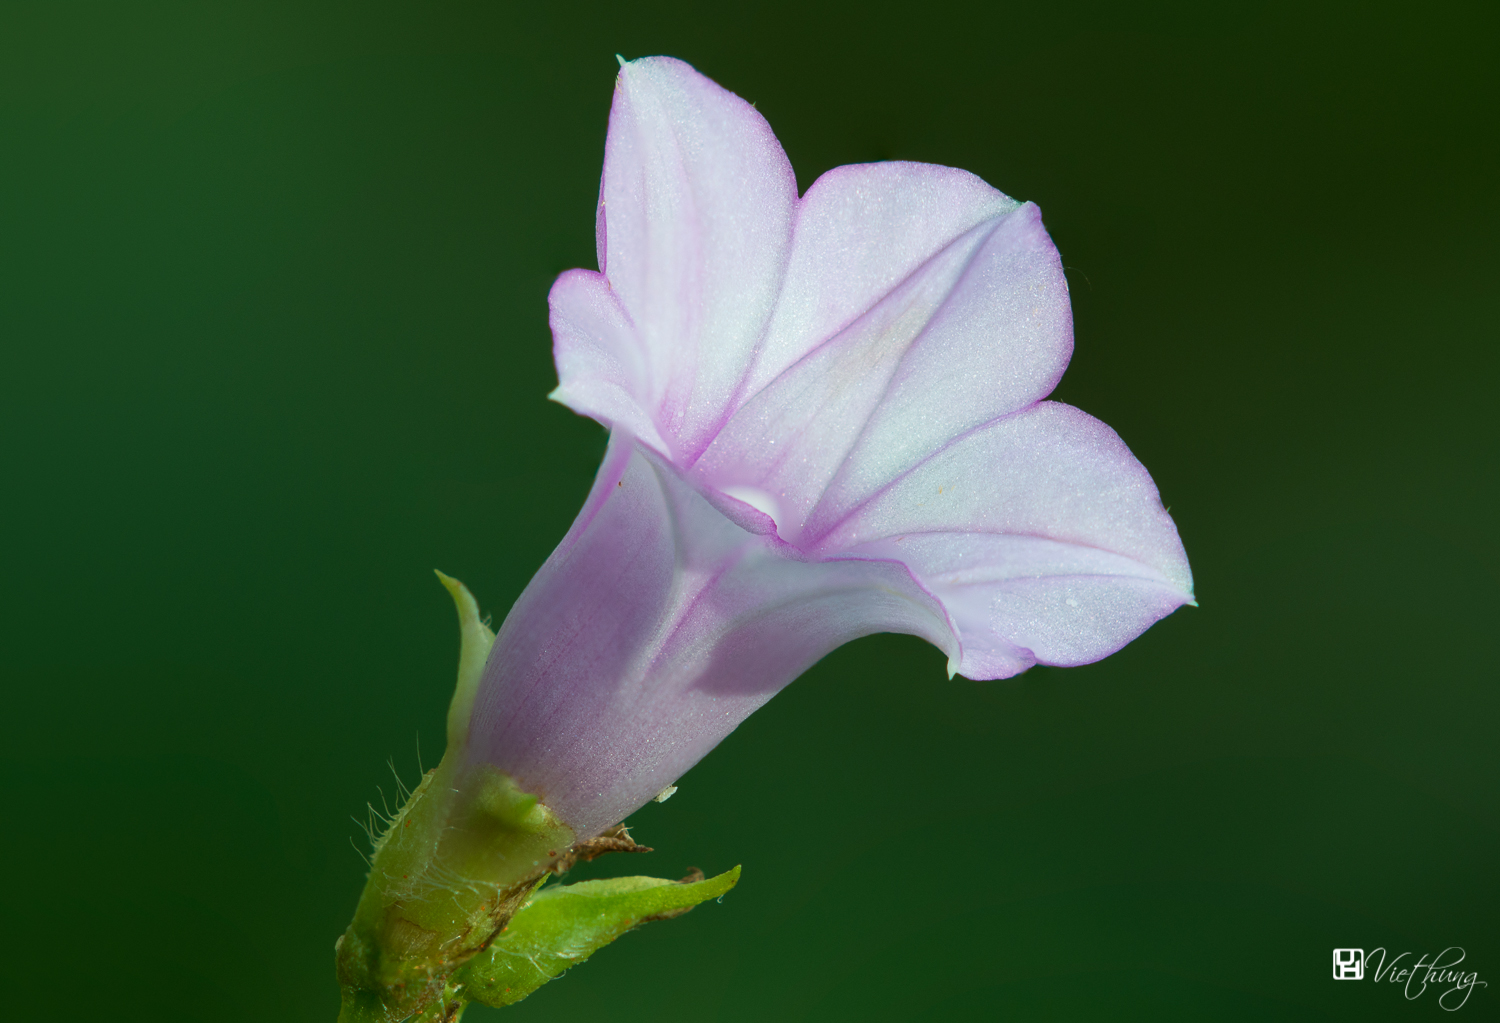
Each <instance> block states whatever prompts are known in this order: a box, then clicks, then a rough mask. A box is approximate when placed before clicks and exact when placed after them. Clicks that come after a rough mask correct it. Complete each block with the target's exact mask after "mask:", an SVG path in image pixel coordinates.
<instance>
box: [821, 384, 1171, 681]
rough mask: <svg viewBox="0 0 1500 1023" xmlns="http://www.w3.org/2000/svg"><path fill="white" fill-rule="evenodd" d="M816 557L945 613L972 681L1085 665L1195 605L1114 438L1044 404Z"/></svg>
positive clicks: (916, 473)
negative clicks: (909, 589)
mask: <svg viewBox="0 0 1500 1023" xmlns="http://www.w3.org/2000/svg"><path fill="white" fill-rule="evenodd" d="M820 550H822V551H824V552H825V553H832V552H835V551H837V552H840V553H842V554H844V555H846V556H848V555H868V556H871V557H880V558H891V559H897V560H900V561H901V562H902V563H904V564H905V565H907V566H908V567H909V568H910V569H911V570H912V573H913V574H914V575H915V576H916V577H917V578H918V579H919V580H920V581H921V582H922V584H923V585H924V586H925V587H926V588H927V589H928V590H929V591H931V592H932V593H933V594H934V595H935V596H937V597H938V599H940V600H941V601H942V602H943V604H944V606H945V607H946V608H947V609H948V612H949V614H950V616H951V617H952V619H953V621H954V624H955V626H956V627H957V628H958V630H959V639H960V642H961V643H962V645H963V650H964V653H963V658H962V661H961V665H960V669H959V670H961V671H963V672H964V674H965V675H969V676H970V677H977V678H996V677H1005V676H1007V675H1013V674H1015V673H1016V672H1017V671H1023V670H1025V668H1027V667H1029V666H1030V665H1032V664H1035V663H1038V662H1040V663H1043V664H1059V665H1066V664H1082V663H1086V662H1088V661H1093V660H1098V659H1099V658H1100V657H1103V656H1105V655H1107V654H1109V653H1111V652H1113V651H1114V650H1117V649H1119V648H1120V647H1121V646H1124V645H1125V644H1126V643H1127V642H1129V641H1130V640H1132V639H1134V638H1135V637H1136V636H1138V635H1139V634H1140V633H1141V632H1143V631H1144V630H1145V629H1146V628H1147V627H1148V626H1149V625H1151V623H1152V622H1155V621H1156V620H1158V619H1159V618H1161V617H1163V616H1164V615H1166V614H1168V613H1169V612H1171V611H1172V610H1173V609H1175V608H1177V607H1180V606H1181V605H1183V604H1186V603H1190V602H1191V601H1192V591H1193V579H1192V573H1191V571H1190V570H1189V568H1188V562H1187V554H1186V552H1185V551H1184V550H1183V548H1182V541H1181V540H1180V539H1179V537H1178V535H1177V527H1176V526H1175V525H1174V524H1173V522H1172V519H1171V517H1170V516H1169V515H1168V514H1167V512H1166V509H1164V508H1163V507H1162V505H1161V499H1160V497H1159V496H1158V495H1157V491H1156V486H1155V485H1154V484H1153V483H1152V482H1151V477H1150V475H1149V474H1148V473H1147V472H1146V469H1145V467H1144V466H1142V465H1141V464H1140V462H1138V461H1136V459H1135V457H1134V456H1133V455H1131V453H1130V451H1129V449H1128V448H1126V446H1125V444H1124V442H1123V441H1121V440H1120V438H1119V437H1118V436H1117V435H1116V434H1115V432H1114V431H1113V430H1111V429H1110V428H1109V427H1108V426H1106V425H1104V424H1103V423H1101V422H1100V421H1099V420H1097V419H1094V418H1093V417H1092V416H1089V415H1087V414H1086V413H1083V412H1080V411H1079V410H1077V409H1075V408H1072V407H1070V406H1068V405H1063V404H1060V403H1057V402H1043V403H1041V404H1039V405H1036V406H1034V407H1032V408H1029V409H1026V410H1024V411H1022V412H1019V413H1016V414H1014V415H1011V416H1007V417H1005V418H1003V419H999V420H996V421H995V422H993V423H989V424H987V425H985V426H983V427H981V428H980V429H977V430H974V431H972V432H971V433H969V434H967V435H965V436H964V437H962V438H960V439H958V440H957V441H955V442H954V443H952V444H950V445H948V446H947V447H946V448H944V449H943V450H941V451H939V452H938V453H936V454H934V455H933V456H931V457H930V458H928V459H926V460H924V461H923V462H922V463H921V464H920V465H918V466H916V467H915V468H913V469H912V470H911V471H909V472H907V473H905V474H903V475H902V476H900V477H899V478H897V479H896V480H894V481H893V482H891V483H890V484H888V485H887V486H886V487H884V488H882V489H881V490H880V491H879V492H878V493H876V494H875V495H873V496H872V497H871V498H870V499H869V500H868V501H866V502H865V503H864V504H863V505H861V506H859V507H857V508H855V509H853V510H851V512H850V513H849V514H848V515H847V516H846V517H845V518H844V519H843V520H842V521H840V522H838V523H837V524H836V525H835V527H834V528H833V529H832V530H831V531H830V532H829V533H828V534H827V535H826V536H825V537H823V539H822V541H821V544H820Z"/></svg>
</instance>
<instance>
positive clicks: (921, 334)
mask: <svg viewBox="0 0 1500 1023" xmlns="http://www.w3.org/2000/svg"><path fill="white" fill-rule="evenodd" d="M996 194H998V193H996ZM1006 210H1007V211H1006V212H1004V213H1001V214H1000V215H998V216H995V217H992V218H990V219H989V220H985V221H981V222H980V223H979V224H978V225H976V226H975V227H972V228H970V229H969V230H968V231H966V232H965V233H964V234H962V235H960V236H959V237H958V238H956V239H954V240H952V241H951V242H949V243H948V244H947V245H946V246H945V247H943V248H942V249H941V250H939V251H938V252H936V253H935V254H933V255H932V256H931V257H929V258H928V259H927V260H926V261H924V262H923V263H921V264H920V265H919V266H917V267H916V269H915V270H914V271H913V272H912V273H911V274H910V275H909V276H908V277H907V278H906V279H905V280H904V281H902V282H901V283H900V284H899V285H897V287H896V288H895V289H893V290H892V291H891V292H890V293H888V294H887V295H885V296H884V297H883V298H881V299H880V300H879V301H878V302H876V303H875V305H874V306H873V307H872V308H870V309H869V310H868V311H867V312H865V313H864V314H863V315H861V316H859V317H858V318H857V319H855V320H854V321H853V322H852V323H850V324H849V325H848V326H847V327H845V328H844V329H843V330H842V331H840V332H839V333H838V334H837V335H836V336H834V337H833V338H831V339H829V340H828V341H826V342H824V343H823V344H821V345H819V346H818V347H816V348H814V349H813V351H812V352H810V353H809V354H808V355H807V356H805V357H804V358H803V359H801V360H800V361H799V362H797V363H796V364H795V365H793V366H792V367H790V368H789V369H787V370H785V371H784V372H783V373H781V374H780V375H779V376H778V377H777V378H776V379H775V380H773V381H772V382H771V383H769V384H768V385H767V386H766V387H765V388H764V389H762V390H761V391H760V392H759V393H758V394H756V395H755V396H754V397H753V398H751V399H750V400H749V401H748V402H746V403H745V405H744V406H743V407H742V408H741V409H740V410H739V411H738V412H737V413H736V414H735V415H734V417H733V418H732V419H731V420H730V421H729V423H728V424H727V425H726V426H725V427H724V429H723V430H722V431H721V432H720V434H719V435H718V437H716V438H715V440H714V442H713V444H712V445H710V447H709V448H708V450H707V451H706V452H705V453H704V456H703V458H702V459H701V460H700V462H699V464H698V466H697V469H698V471H699V473H700V474H701V475H702V476H703V478H704V479H706V480H708V481H710V482H712V483H713V484H714V485H716V486H720V487H725V486H731V485H739V486H745V485H748V486H753V487H757V488H759V489H760V490H763V491H765V492H766V493H768V494H769V495H771V496H772V497H773V498H774V499H775V500H776V502H777V504H778V506H779V507H780V508H781V509H782V511H783V513H784V514H783V517H782V518H781V519H778V521H777V528H778V531H779V532H780V534H781V536H782V537H783V538H784V539H786V540H788V541H791V542H794V543H795V542H799V541H800V538H802V536H803V534H804V528H806V529H807V530H809V531H811V532H813V535H814V536H815V535H816V532H817V530H818V528H819V526H820V524H821V523H822V522H826V521H827V520H829V519H831V518H833V517H835V516H837V515H839V514H840V512H841V511H842V509H844V508H846V507H848V506H849V505H850V504H852V503H853V502H855V501H857V500H859V499H860V498H862V497H863V496H865V495H866V494H868V493H870V492H871V491H873V490H874V489H875V488H877V487H878V486H880V485H881V484H883V483H885V482H886V481H888V480H889V479H891V478H892V477H894V476H895V475H897V474H898V473H900V472H903V471H905V470H906V469H908V468H910V467H911V466H912V465H914V464H916V463H917V462H918V461H920V460H921V459H922V458H924V457H926V456H927V455H928V454H930V453H931V452H932V451H934V450H936V449H937V448H938V447H940V446H941V445H943V444H944V443H946V442H948V441H949V440H951V439H952V438H953V437H954V436H956V435H957V434H959V433H962V432H964V431H965V430H968V429H971V428H973V427H974V426H976V425H978V424H980V423H983V422H986V421H987V420H990V419H994V418H995V417H997V416H1001V415H1004V414H1006V413H1009V412H1013V411H1015V410H1016V409H1018V408H1022V407H1024V406H1026V405H1029V404H1031V403H1033V402H1035V401H1037V400H1038V399H1039V398H1041V397H1043V396H1044V395H1045V394H1046V393H1047V392H1049V391H1050V390H1051V389H1052V388H1053V386H1055V385H1056V383H1057V380H1058V378H1059V377H1061V375H1062V371H1063V369H1064V368H1065V367H1066V366H1067V363H1068V358H1069V356H1070V355H1071V353H1072V337H1073V332H1072V320H1071V316H1070V313H1069V307H1068V292H1067V282H1066V281H1065V280H1064V279H1063V276H1062V268H1061V265H1060V264H1059V262H1058V259H1057V253H1056V250H1055V249H1054V248H1053V247H1052V243H1051V241H1050V240H1049V239H1048V238H1047V235H1046V232H1045V231H1044V230H1043V229H1042V226H1041V217H1040V215H1039V214H1038V212H1037V209H1036V207H1035V206H1033V205H1031V204H1029V203H1028V204H1026V205H1024V206H1016V205H1015V204H1010V205H1009V206H1008V207H1006ZM830 486H832V492H831V493H830V492H829V490H830Z"/></svg>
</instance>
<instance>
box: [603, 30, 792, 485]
mask: <svg viewBox="0 0 1500 1023" xmlns="http://www.w3.org/2000/svg"><path fill="white" fill-rule="evenodd" d="M600 194H601V198H600V204H601V211H600V215H601V217H602V222H601V224H600V226H599V229H598V234H599V238H600V241H601V249H602V251H603V254H604V258H603V261H602V262H601V264H600V270H601V271H603V272H604V274H605V276H606V277H608V279H609V283H610V285H611V286H612V288H613V289H614V291H615V293H616V294H617V295H618V296H619V300H620V304H621V306H622V307H623V308H624V310H625V311H626V313H627V314H628V316H629V318H630V320H631V321H632V322H633V324H634V326H635V329H636V331H637V332H638V334H639V338H640V342H641V348H642V351H643V352H644V354H645V357H646V362H647V367H646V368H647V374H646V379H645V381H644V383H645V390H644V391H643V392H642V393H641V394H639V395H638V400H639V401H640V404H641V405H642V406H643V407H644V408H645V409H646V410H647V411H648V412H649V413H650V414H651V416H652V417H653V419H654V420H655V422H656V424H657V427H658V429H659V431H660V433H661V435H662V436H663V437H664V438H665V439H666V440H667V441H668V443H670V444H671V445H672V447H673V450H672V454H673V456H674V457H675V458H677V459H679V460H685V461H687V462H691V461H692V459H693V458H696V457H697V455H698V454H699V453H700V452H701V451H702V450H703V448H704V447H705V446H706V445H707V443H708V441H709V440H710V439H711V438H712V436H713V434H714V433H715V432H716V431H717V430H718V428H719V427H720V426H721V425H722V423H723V417H724V414H725V410H726V409H727V408H728V407H729V405H730V403H731V400H732V398H733V396H734V394H735V392H736V390H737V389H738V387H739V385H740V382H741V380H742V379H743V378H744V376H745V373H746V370H747V368H748V367H749V365H750V362H751V359H752V357H753V355H754V352H755V346H756V344H757V343H758V342H759V341H760V338H761V335H762V333H763V332H764V330H765V326H766V322H767V320H768V319H769V318H770V313H771V308H772V306H773V305H774V304H775V301H776V296H777V294H778V292H779V291H780V288H781V281H782V277H783V274H784V273H785V270H786V258H787V251H788V246H789V241H790V236H791V227H792V215H793V210H794V208H795V206H796V202H797V181H796V178H795V177H794V176H793V174H792V167H791V164H790V163H788V162H787V158H786V154H785V153H784V152H782V149H781V145H780V143H778V142H777V141H776V136H775V135H774V134H772V132H771V128H770V126H769V125H767V124H766V121H765V118H763V117H761V116H760V114H759V113H757V112H756V110H755V108H754V107H752V106H751V105H750V104H749V103H746V102H745V101H744V100H742V99H740V98H739V97H738V96H735V95H734V94H733V93H731V92H729V91H727V90H725V89H723V88H721V87H719V86H718V85H716V84H715V83H713V82H711V81H709V80H708V79H707V78H705V77H703V76H702V75H700V74H698V73H697V72H696V71H694V70H693V69H692V68H691V67H689V66H688V65H686V64H684V63H682V62H681V61H678V60H673V59H671V58H669V57H647V58H644V59H641V60H636V61H632V62H630V63H629V64H626V65H625V66H624V67H623V68H621V70H620V75H619V78H618V80H617V84H616V90H615V100H614V105H613V107H612V109H611V110H610V115H609V136H608V139H607V141H606V143H605V155H604V179H603V183H602V186H601V190H600Z"/></svg>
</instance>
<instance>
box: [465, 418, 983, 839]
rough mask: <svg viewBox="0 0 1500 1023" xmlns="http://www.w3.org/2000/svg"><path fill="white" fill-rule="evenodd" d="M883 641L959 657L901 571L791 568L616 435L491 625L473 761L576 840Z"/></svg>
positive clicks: (762, 539) (862, 564)
mask: <svg viewBox="0 0 1500 1023" xmlns="http://www.w3.org/2000/svg"><path fill="white" fill-rule="evenodd" d="M747 511H748V509H747ZM751 514H752V515H753V514H754V513H751ZM881 631H891V632H906V633H912V634H915V635H918V636H922V637H923V638H925V639H927V640H929V641H930V642H932V643H934V644H936V645H937V646H939V647H941V648H943V649H946V650H948V651H949V653H950V657H951V656H956V655H957V652H958V648H957V644H956V642H955V640H954V637H953V633H952V629H951V627H950V625H949V624H948V621H947V618H946V615H945V613H944V611H943V608H942V606H941V605H940V604H939V603H938V602H937V601H936V600H935V599H934V598H933V597H932V596H931V595H930V594H928V593H927V592H926V591H925V590H923V588H922V587H921V586H920V585H918V584H917V582H916V581H915V580H914V579H913V578H912V576H911V573H910V572H908V571H907V569H906V568H905V567H904V566H902V565H900V564H896V563H892V562H888V561H883V560H869V559H856V560H839V561H832V562H816V561H807V560H802V559H800V557H799V556H798V554H797V552H796V551H795V550H793V549H792V548H790V547H788V546H787V545H786V544H784V543H782V542H780V541H779V540H777V539H776V538H775V537H774V536H770V535H765V534H757V533H754V532H749V531H747V530H746V529H744V528H742V527H741V526H740V525H737V524H736V523H735V522H734V521H732V520H731V519H730V518H728V517H726V516H725V515H724V514H723V513H722V512H721V511H720V510H719V509H718V508H716V507H715V506H714V504H713V503H711V502H710V501H709V500H708V499H707V498H705V497H704V495H703V494H701V493H700V492H699V491H698V490H697V489H696V488H695V487H694V486H693V485H692V484H690V483H689V482H688V481H687V480H686V479H684V478H683V477H682V476H681V475H680V473H679V472H678V470H676V469H675V468H674V467H673V466H672V465H671V464H670V463H669V462H667V461H666V460H664V459H662V458H661V457H659V456H657V455H655V454H654V453H653V452H652V451H651V450H650V449H649V448H647V447H645V446H643V445H641V444H638V443H636V442H634V441H633V440H631V439H630V438H629V437H628V435H626V434H624V433H622V432H620V431H616V432H615V433H614V434H613V435H612V438H611V442H610V450H609V453H608V454H607V455H606V457H605V462H604V465H603V466H602V467H601V469H600V472H599V476H598V478H597V480H596V481H595V485H594V490H593V492H592V493H591V495H590V497H589V500H588V503H587V504H586V505H585V506H584V509H583V511H582V512H581V513H580V514H579V517H578V520H577V521H576V522H575V523H574V525H573V528H572V529H571V530H570V531H569V534H568V536H567V537H566V538H565V539H564V540H563V543H562V544H561V545H560V546H559V547H558V549H557V551H556V552H554V553H553V555H552V557H550V558H549V559H548V560H547V563H546V564H545V565H543V567H542V569H541V571H539V572H538V573H537V575H536V577H535V578H534V579H533V580H532V582H531V584H530V585H529V586H528V587H527V588H526V591H525V592H524V593H523V594H522V595H521V598H520V599H519V600H518V601H517V602H516V605H515V607H514V608H512V610H511V612H510V614H509V615H508V616H507V618H506V620H505V623H504V624H503V625H502V626H501V628H500V631H499V633H498V635H497V637H496V640H495V645H494V649H493V652H492V653H491V655H490V659H489V662H488V663H487V664H486V666H485V675H484V680H483V683H482V684H481V687H480V695H479V697H478V699H477V700H476V702H475V706H474V710H473V713H472V716H471V719H470V721H471V723H470V731H469V735H470V739H469V742H470V746H469V756H471V757H472V758H474V759H475V760H477V761H482V762H488V763H492V764H494V765H495V766H496V767H498V768H499V769H500V770H502V771H504V772H506V773H507V774H509V775H511V776H512V777H513V778H515V779H516V781H517V782H518V784H520V785H521V787H522V788H523V789H525V790H526V791H528V792H531V793H533V794H535V795H537V796H538V797H539V798H541V799H542V800H543V801H544V802H545V803H547V805H548V806H549V807H550V808H551V809H552V810H553V812H555V813H557V814H559V815H560V816H561V817H562V818H563V820H565V821H566V822H567V823H568V825H569V826H570V827H572V828H573V829H574V830H575V831H577V832H578V834H579V837H580V838H582V837H588V836H589V835H592V834H597V833H598V832H599V831H601V830H603V829H604V828H606V827H609V826H610V825H612V824H615V823H617V822H618V821H620V820H622V819H623V818H624V817H625V816H626V815H627V814H629V813H630V812H631V811H633V810H635V809H636V808H638V807H640V806H642V805H644V804H645V803H646V802H647V801H648V800H650V799H651V798H652V797H654V796H655V795H656V794H657V793H659V792H660V791H662V790H663V789H664V788H666V787H667V786H668V785H670V784H672V783H674V782H675V781H676V780H677V779H678V778H679V777H680V776H681V775H682V773H683V772H684V771H686V770H687V769H688V768H690V767H691V766H692V765H693V764H694V763H696V762H697V761H698V760H699V758H701V757H702V756H703V755H704V754H705V753H707V752H708V751H709V750H710V749H712V748H713V747H714V746H715V745H716V744H717V743H718V742H719V741H720V740H721V739H723V738H724V736H726V735H728V734H729V732H731V731H733V729H734V728H735V726H737V725H738V724H739V723H740V721H742V720H743V719H744V718H745V717H746V716H747V715H749V714H750V713H751V712H752V711H753V710H755V708H757V707H759V706H760V705H761V704H762V703H764V702H765V701H766V700H768V699H769V698H770V697H771V696H772V695H774V694H775V693H776V692H777V691H778V690H780V689H781V687H783V686H785V685H786V684H787V683H788V682H790V681H791V680H792V679H793V678H795V677H796V676H797V675H799V674H800V673H801V672H803V671H805V670H806V669H807V668H808V667H810V666H811V665H812V664H813V663H814V662H816V661H817V660H818V659H819V658H820V657H822V656H823V655H824V654H826V653H828V652H829V651H831V650H833V649H834V648H835V647H837V646H839V645H841V644H843V643H846V642H848V641H849V640H851V639H855V638H857V637H859V636H863V635H867V634H869V633H872V632H881Z"/></svg>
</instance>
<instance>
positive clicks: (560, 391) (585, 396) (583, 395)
mask: <svg viewBox="0 0 1500 1023" xmlns="http://www.w3.org/2000/svg"><path fill="white" fill-rule="evenodd" d="M547 304H548V306H549V308H550V310H551V315H550V316H549V317H548V323H549V324H550V326H551V327H552V357H553V359H554V360H555V361H556V363H557V378H558V380H559V383H558V385H557V389H556V390H554V391H553V392H552V393H551V394H550V395H548V397H550V398H552V400H553V401H558V402H561V403H562V404H564V405H566V406H568V408H570V409H572V410H573V411H574V412H579V413H582V414H584V415H589V416H593V417H594V418H595V419H597V420H599V421H600V422H602V423H604V424H605V425H606V426H610V427H614V426H619V427H621V428H623V429H624V430H626V431H627V432H629V433H632V434H634V435H636V436H637V437H639V438H640V439H641V440H643V441H644V442H645V443H647V444H650V445H651V446H652V447H654V448H656V449H657V450H658V451H661V452H663V453H666V452H668V451H669V450H670V449H669V448H668V446H667V442H666V440H665V439H663V437H662V436H661V434H660V433H658V432H657V430H656V423H655V421H654V420H652V418H651V415H650V413H649V412H647V410H646V409H645V408H644V407H642V405H641V402H640V396H641V395H642V394H643V393H645V391H646V379H647V376H648V373H649V370H648V368H647V359H646V353H645V352H644V351H643V350H642V349H641V345H640V341H639V339H638V338H637V337H636V334H635V330H634V328H633V327H632V326H631V324H630V318H629V317H628V316H626V315H625V310H624V309H623V308H621V306H620V302H619V299H618V298H617V297H616V296H615V294H614V292H613V291H611V290H610V288H609V282H608V281H607V280H605V279H604V275H603V274H596V273H590V272H589V271H587V270H569V271H568V272H567V273H565V274H563V275H562V276H561V277H559V278H558V279H557V281H556V283H554V284H553V285H552V291H551V292H550V293H549V294H548V296H547Z"/></svg>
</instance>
